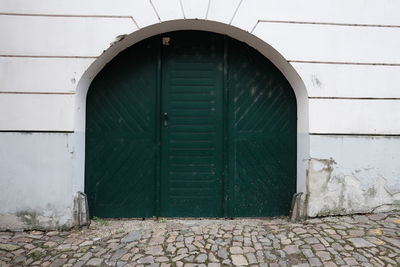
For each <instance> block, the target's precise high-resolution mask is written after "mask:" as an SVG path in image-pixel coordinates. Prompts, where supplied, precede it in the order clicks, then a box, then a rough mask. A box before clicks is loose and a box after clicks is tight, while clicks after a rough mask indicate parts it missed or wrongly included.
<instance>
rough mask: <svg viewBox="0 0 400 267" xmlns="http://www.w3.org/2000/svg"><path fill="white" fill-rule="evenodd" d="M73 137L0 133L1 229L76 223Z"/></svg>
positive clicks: (48, 226) (69, 225)
mask: <svg viewBox="0 0 400 267" xmlns="http://www.w3.org/2000/svg"><path fill="white" fill-rule="evenodd" d="M70 137H71V134H56V133H0V147H1V149H0V159H1V160H0V170H1V175H0V184H1V193H0V203H1V205H0V229H14V230H15V229H29V228H44V229H47V228H63V227H71V226H72V214H73V199H74V197H75V193H74V192H73V190H72V170H73V168H72V164H73V160H74V153H73V148H72V147H71V146H70V142H71V139H70ZM16 162H18V164H16Z"/></svg>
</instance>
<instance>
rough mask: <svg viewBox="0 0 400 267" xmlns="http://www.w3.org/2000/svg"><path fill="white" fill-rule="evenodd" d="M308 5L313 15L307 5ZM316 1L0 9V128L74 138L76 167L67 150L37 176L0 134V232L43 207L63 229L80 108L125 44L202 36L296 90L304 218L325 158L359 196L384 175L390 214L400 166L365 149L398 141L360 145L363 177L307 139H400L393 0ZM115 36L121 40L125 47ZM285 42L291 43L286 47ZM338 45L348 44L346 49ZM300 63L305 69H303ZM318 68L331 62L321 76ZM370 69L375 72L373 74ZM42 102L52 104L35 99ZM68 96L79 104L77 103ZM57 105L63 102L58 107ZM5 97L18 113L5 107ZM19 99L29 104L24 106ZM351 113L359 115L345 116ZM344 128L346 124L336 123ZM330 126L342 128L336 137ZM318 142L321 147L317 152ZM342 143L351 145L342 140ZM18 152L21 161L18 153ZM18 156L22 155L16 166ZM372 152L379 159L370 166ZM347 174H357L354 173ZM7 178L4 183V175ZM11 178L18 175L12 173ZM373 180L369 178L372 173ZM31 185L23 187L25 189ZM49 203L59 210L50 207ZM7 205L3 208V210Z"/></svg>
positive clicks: (28, 154)
mask: <svg viewBox="0 0 400 267" xmlns="http://www.w3.org/2000/svg"><path fill="white" fill-rule="evenodd" d="M311 2H312V4H311V5H312V6H313V9H312V10H311V9H310V8H309V6H310V5H309V4H310V3H311ZM311 2H310V1H309V0H301V1H298V2H297V3H295V4H294V3H293V1H286V0H285V1H282V0H279V1H275V0H274V1H262V0H249V1H247V0H246V1H240V0H235V1H232V0H221V1H210V2H209V7H208V8H207V10H205V4H204V3H205V1H184V4H183V8H182V7H181V3H182V1H179V0H169V1H164V0H152V1H147V0H140V1H139V0H138V1H130V0H121V1H119V3H118V5H115V4H114V3H111V2H110V1H107V0H87V1H78V0H72V1H57V3H54V1H51V0H37V1H35V2H34V3H27V2H26V1H24V0H4V1H1V3H0V11H1V12H2V13H1V14H0V16H1V21H2V22H3V23H0V25H1V26H0V32H2V33H3V34H4V36H6V38H3V39H2V40H1V42H0V43H1V45H0V50H1V51H0V52H1V53H0V57H1V58H2V60H0V80H1V82H0V87H1V88H0V91H1V92H3V93H1V94H0V102H1V101H2V102H1V103H4V105H0V125H1V127H2V129H3V130H4V131H24V130H28V131H74V133H71V134H69V143H68V145H69V147H70V149H69V150H70V151H71V152H73V159H71V161H72V163H71V162H70V161H69V160H68V161H67V160H65V159H63V156H64V153H65V151H64V148H63V146H56V147H53V148H50V149H49V150H51V151H53V152H54V155H52V156H49V155H45V154H46V153H44V155H45V156H44V157H43V159H47V158H48V159H49V162H51V165H54V166H59V171H58V172H57V175H54V174H50V173H49V170H48V169H43V168H42V165H41V164H38V159H37V158H36V157H35V156H32V155H34V152H35V151H37V148H35V147H32V146H30V144H27V145H26V146H25V147H24V145H22V144H21V143H20V141H21V140H23V139H24V138H22V137H19V136H18V134H12V133H9V135H15V136H13V137H12V138H9V137H7V138H5V139H4V138H3V136H6V135H8V134H5V133H1V134H0V144H3V143H5V144H6V143H8V142H15V144H13V145H12V146H11V145H9V144H7V145H6V146H2V147H1V148H2V150H1V151H0V156H1V158H0V168H1V170H2V173H1V174H2V176H1V177H0V182H1V184H0V200H1V201H2V202H1V203H2V204H3V203H6V205H2V207H0V214H2V215H1V216H2V219H1V222H0V224H2V225H5V224H3V222H4V223H5V221H6V220H8V219H9V218H11V217H13V216H16V214H17V212H19V211H22V212H23V211H26V210H29V211H32V210H33V211H35V212H36V213H37V211H46V210H48V209H47V208H46V205H45V204H43V203H54V207H52V208H51V209H49V210H52V211H57V212H53V213H51V212H50V213H49V214H50V215H51V216H50V217H51V218H55V219H56V220H57V221H59V222H61V224H62V223H64V224H66V222H68V221H69V220H72V219H71V218H72V213H70V211H69V210H70V208H71V207H72V199H73V195H74V194H76V192H78V191H83V190H84V160H85V154H84V151H85V139H84V136H85V101H86V93H87V89H88V88H89V85H90V83H91V81H92V79H93V77H95V75H96V74H97V73H98V72H99V71H100V70H101V69H102V68H103V66H104V65H105V64H106V63H107V62H109V61H110V60H111V59H112V58H113V57H115V56H116V55H117V54H118V53H119V52H120V51H122V50H124V49H125V48H126V47H129V46H130V45H133V44H135V43H137V42H139V41H141V40H143V39H145V38H147V37H150V36H153V35H157V34H160V33H164V32H167V31H173V30H209V31H213V32H218V33H222V34H227V35H229V36H231V37H233V38H235V39H238V40H240V41H244V42H246V43H247V44H249V45H250V46H252V47H254V48H256V49H257V50H258V51H260V52H261V53H262V54H263V55H264V56H266V57H267V58H269V59H270V60H271V61H272V62H273V63H274V64H275V65H276V66H277V67H278V68H279V69H280V71H281V72H282V73H283V74H284V75H285V77H286V78H287V79H288V81H289V82H290V84H291V86H292V87H293V89H294V91H295V93H296V98H297V103H298V112H297V113H298V136H297V151H298V152H297V158H298V162H297V165H298V167H297V183H298V186H297V191H298V192H301V191H303V192H304V191H305V190H306V182H305V181H306V179H305V175H306V170H307V169H308V165H309V166H310V167H312V168H310V169H309V171H308V172H309V174H310V175H312V174H313V173H314V172H315V176H310V178H309V184H308V187H309V188H310V189H312V190H314V189H315V190H316V191H315V192H311V195H310V200H313V201H311V202H310V207H311V209H310V210H312V211H313V214H314V215H315V214H318V212H320V211H321V207H319V208H318V207H317V206H318V205H319V204H320V203H319V202H320V200H321V199H322V200H323V197H324V194H323V192H326V190H327V189H323V188H321V187H323V186H322V185H318V184H316V185H315V186H314V185H313V184H312V183H311V182H312V181H313V179H314V178H315V179H317V178H316V177H317V176H318V175H319V176H321V179H327V178H326V177H327V176H329V175H328V174H327V173H326V171H322V169H324V167H322V168H321V167H318V166H317V167H315V168H314V163H316V164H317V165H319V164H320V162H319V160H322V163H324V162H326V161H325V160H329V159H331V158H332V159H333V160H334V161H335V162H337V164H336V165H334V167H333V172H332V175H333V176H334V177H339V175H342V174H343V175H344V174H345V176H346V177H348V176H351V177H356V178H357V179H358V180H357V179H356V180H354V181H355V184H357V185H361V188H363V187H362V186H363V185H364V183H365V181H369V180H370V181H372V182H376V181H377V178H376V177H380V176H379V175H377V174H379V173H382V172H384V174H383V175H381V177H383V178H384V180H382V181H383V182H382V183H384V184H385V186H384V189H385V190H388V191H390V194H392V196H391V197H388V196H387V195H385V194H384V193H382V194H383V195H384V197H383V199H385V200H387V201H388V202H387V203H389V205H388V206H382V207H383V208H385V207H392V208H393V207H394V205H393V204H395V203H397V202H396V201H397V199H398V193H396V192H399V190H398V188H399V186H398V180H399V178H398V177H399V175H398V167H397V166H398V165H399V164H398V162H399V160H398V159H399V158H398V156H396V154H393V156H390V157H389V156H387V154H386V151H385V150H379V151H378V152H376V153H374V154H371V153H370V152H369V149H370V148H371V147H376V146H377V143H379V144H384V143H388V144H385V145H382V146H384V147H387V148H388V150H390V149H391V146H393V147H397V148H398V147H399V142H398V138H394V137H393V138H392V139H390V141H387V140H386V137H382V138H383V139H384V140H385V141H382V142H381V141H379V142H378V141H376V140H375V139H374V140H375V141H371V143H369V142H370V140H369V139H368V138H366V139H365V140H364V139H363V140H364V141H363V145H358V146H357V149H358V151H359V154H360V155H361V158H362V160H360V161H359V165H360V166H361V168H365V166H367V167H366V168H371V169H370V170H369V171H366V170H362V169H361V172H358V173H355V172H356V170H357V171H358V170H360V169H359V168H358V167H354V166H353V164H354V160H352V159H351V158H349V157H348V158H344V157H343V155H340V157H336V156H333V155H332V154H334V153H333V152H332V151H335V147H333V148H332V146H335V145H338V143H337V142H336V143H335V142H332V141H331V140H329V138H328V141H327V140H325V138H327V137H325V136H322V137H319V136H316V135H313V136H312V139H313V142H312V144H311V145H310V144H309V135H308V134H309V125H311V126H312V127H313V131H312V132H313V133H314V134H315V133H324V134H338V133H340V134H349V135H354V134H371V133H374V134H376V135H386V134H392V135H400V132H399V127H398V123H395V122H396V118H397V117H396V112H393V110H395V109H397V106H398V104H397V102H398V101H399V99H398V93H396V92H397V91H398V90H397V88H398V86H397V84H398V78H396V77H395V76H396V75H395V73H397V72H398V68H399V64H400V62H399V53H398V49H397V47H398V41H399V39H398V34H396V33H398V31H399V27H398V26H399V25H400V17H399V16H398V13H399V10H400V2H396V1H391V0H383V1H379V3H378V2H377V1H374V0H357V1H352V2H349V1H345V0H327V1H317V0H312V1H311ZM305 3H306V4H305ZM294 5H295V8H293V7H294ZM6 13H7V14H6ZM10 13H14V15H12V14H10ZM187 18H196V19H193V20H191V19H187ZM53 22H54V23H53ZM10 25H12V26H13V27H12V28H13V31H10V30H9V29H10ZM50 33H55V34H50ZM60 33H62V34H60ZM64 33H66V34H64ZM118 36H126V37H125V38H123V40H120V38H119V37H118ZM290 38H292V39H291V40H294V41H293V42H291V41H288V40H290ZM343 39H345V40H346V42H342V41H341V40H343ZM116 41H117V42H116ZM318 43H319V44H323V45H318ZM111 44H112V45H111ZM293 44H295V45H293ZM382 44H383V45H382ZM110 45H111V46H110ZM104 50H105V51H104ZM366 51H372V52H371V53H367V52H366ZM293 60H295V61H296V60H300V61H301V62H293ZM92 61H93V64H91V65H90V66H89V67H88V62H89V63H90V62H92ZM324 61H332V62H324ZM25 62H26V64H25ZM300 64H301V66H302V70H300V69H299V67H298V66H299V65H300ZM322 64H326V65H324V67H323V66H322ZM39 65H40V66H39ZM38 66H39V67H38ZM293 66H294V68H293ZM344 69H345V70H344ZM377 69H379V71H376V70H377ZM85 70H86V71H85ZM56 72H57V74H55V73H56ZM59 72H63V74H60V73H59ZM49 74H50V75H49ZM48 76H51V77H48ZM348 77H351V78H348ZM365 77H366V78H365ZM303 80H304V83H303ZM339 80H340V82H339ZM306 89H307V90H306ZM4 92H11V93H12V94H15V95H16V96H15V97H14V96H12V97H11V96H9V94H5V93H4ZM43 93H50V94H51V95H50V96H39V97H38V96H37V95H38V94H43ZM60 93H61V94H64V93H68V94H72V97H73V100H74V101H75V102H74V104H75V105H73V104H71V102H70V101H69V99H70V97H69V96H66V97H64V96H62V97H54V94H60ZM74 93H76V95H73V94H74ZM308 96H312V97H315V98H319V97H323V98H331V97H336V98H338V99H336V100H337V101H325V100H321V101H319V103H322V104H317V105H316V104H315V103H318V101H315V100H314V102H313V103H314V105H313V110H312V113H313V114H316V115H317V116H313V117H312V118H311V119H310V120H309V116H308V107H309V99H308ZM341 97H347V98H352V97H356V98H358V99H357V100H354V103H356V105H352V104H350V105H346V106H345V107H347V108H348V111H346V112H344V113H340V112H341V110H343V109H342V108H341V106H343V105H342V104H343V103H344V102H346V100H343V101H342V100H341V99H340V98H341ZM365 97H367V98H368V97H372V98H395V99H391V100H389V101H392V102H391V103H392V104H391V107H385V103H389V102H384V103H383V104H376V103H375V104H374V103H372V102H371V101H365V99H364V98H365ZM56 98H57V99H60V100H61V101H62V103H64V104H63V105H58V104H57V103H56V101H55V99H56ZM10 99H12V101H13V102H15V104H14V103H11V105H10V104H9V103H8V102H10ZM19 100H21V101H22V102H24V103H25V104H21V103H22V102H21V101H19ZM327 102H328V103H332V105H330V107H332V108H328V106H327V105H325V104H324V103H327ZM377 103H378V102H377ZM380 103H382V102H380ZM35 104H36V105H35ZM392 107H393V108H392ZM364 111H368V112H364ZM386 113H389V115H388V114H386ZM326 114H328V115H329V118H328V119H327V117H326V116H324V115H326ZM335 114H336V115H335ZM349 114H356V116H352V117H350V116H348V115H349ZM13 116H14V117H13ZM15 116H17V120H15ZM371 116H373V118H374V123H373V124H371V123H370V118H371ZM397 116H398V115H397ZM382 118H385V119H384V120H382ZM341 121H345V122H344V123H340V122H341ZM338 122H339V123H338ZM337 125H339V126H340V125H341V126H343V125H344V126H345V127H341V128H340V129H339V128H338V127H336V126H337ZM381 126H383V127H381ZM50 135H51V134H50ZM55 135H57V134H55ZM36 138H38V137H36V136H35V137H32V138H31V139H30V140H36ZM51 138H52V137H51ZM51 138H49V139H47V138H39V139H37V140H38V141H37V142H39V143H40V146H43V147H47V144H48V143H49V142H50V143H51V141H49V140H50V139H51ZM57 138H58V137H57ZM318 138H321V140H320V141H319V142H318V143H316V140H317V139H318ZM343 138H344V139H346V140H347V137H343ZM351 138H353V137H351ZM362 138H364V137H362ZM349 140H353V139H349ZM35 142H36V141H35ZM332 144H335V145H332ZM15 147H18V149H15ZM338 147H342V148H343V149H342V150H341V151H342V153H344V154H349V155H353V154H352V153H354V150H352V148H348V147H347V146H344V145H343V144H342V145H340V144H339V145H338ZM350 147H353V148H354V146H350ZM310 148H311V153H313V156H312V158H313V159H312V160H311V161H309V160H308V159H309V158H310V157H309V156H310ZM330 149H333V150H332V151H331V150H330ZM42 150H43V149H42ZM336 150H337V149H336ZM15 151H20V152H21V151H22V152H23V153H19V154H18V153H15ZM46 152H47V151H46ZM317 152H321V153H317ZM21 154H22V155H24V157H21ZM378 154H379V158H380V160H379V161H375V158H376V157H375V156H376V155H378ZM61 155H63V156H61ZM357 156H358V155H357ZM353 157H354V156H353ZM338 158H339V159H338ZM314 159H315V162H314ZM387 162H389V163H387ZM27 163H30V165H29V164H27ZM3 170H4V171H3ZM28 170H29V171H28ZM352 170H353V171H352ZM353 172H354V173H355V174H352V173H353ZM3 173H4V174H7V175H6V176H3ZM10 173H13V175H11V176H10V175H9V174H10ZM26 173H29V175H26ZM349 173H350V174H349ZM371 173H375V175H372V176H371V175H370V174H371ZM345 176H343V177H345ZM10 177H11V178H12V179H11V180H9V178H10ZM27 177H30V179H31V180H32V179H36V180H38V181H44V184H46V183H47V182H49V181H50V182H54V180H53V179H55V180H56V181H57V183H58V184H59V186H58V187H57V190H55V192H56V193H55V194H50V195H49V194H46V193H48V189H47V188H45V191H44V194H39V193H37V192H41V190H43V189H42V188H43V183H41V182H32V181H31V180H29V179H28V178H27ZM54 177H55V178H54ZM324 177H325V178H324ZM365 177H367V178H365ZM371 177H375V178H371ZM342 180H343V181H350V180H352V179H350V178H349V179H344V178H343V179H342ZM26 181H28V182H29V183H25V182H26ZM357 181H359V182H357ZM66 183H67V184H68V183H71V186H66V187H64V188H62V185H63V184H66ZM49 184H50V185H51V183H49ZM4 185H5V186H4ZM60 185H61V186H60ZM22 189H23V191H27V192H30V191H32V192H34V195H35V196H38V197H34V198H29V201H26V200H25V199H24V196H22V197H20V198H18V197H17V196H18V195H19V193H20V191H21V190H22ZM337 191H338V190H337ZM339 191H340V190H339ZM362 191H365V190H364V189H362ZM372 191H374V190H372ZM372 191H371V192H372ZM392 191H393V192H392ZM377 192H381V191H379V190H378V191H377ZM382 192H384V191H382ZM59 193H60V194H59ZM5 196H7V197H5ZM8 196H10V199H11V200H12V201H11V203H8V200H7V199H8ZM315 196H317V197H315ZM318 196H319V197H318ZM313 197H315V198H313ZM54 199H55V200H56V201H53V200H54ZM366 199H370V197H368V198H366ZM3 200H6V201H7V202H4V201H3ZM61 200H62V201H61ZM390 201H392V202H390ZM383 202H385V201H382V203H383ZM321 203H324V201H322V202H321ZM368 203H369V202H368ZM368 203H367V204H365V205H364V206H363V207H362V208H361V207H358V206H357V205H356V206H357V208H355V209H351V210H346V211H345V212H348V213H350V212H360V211H361V210H372V209H374V208H375V206H376V205H377V203H375V204H374V203H369V204H368ZM360 205H361V204H360ZM8 206H9V207H10V209H9V210H5V209H6V208H7V207H8ZM342 206H343V205H342ZM361 206H362V205H361ZM313 207H316V208H315V209H314V208H313ZM327 207H328V208H329V207H330V206H329V205H328V206H327ZM346 207H347V206H346ZM64 208H66V209H65V210H64ZM377 210H379V209H376V211H377ZM332 213H333V211H332ZM46 214H47V212H46ZM320 214H323V213H322V212H321V213H320ZM4 216H6V217H7V218H8V219H7V218H5V217H4ZM46 216H47V215H46ZM16 222H18V221H16ZM14 225H16V224H14ZM21 225H24V224H21ZM21 227H26V226H21Z"/></svg>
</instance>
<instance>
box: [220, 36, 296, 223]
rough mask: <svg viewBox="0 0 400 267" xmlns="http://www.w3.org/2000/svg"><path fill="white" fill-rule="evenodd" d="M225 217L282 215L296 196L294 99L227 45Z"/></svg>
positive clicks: (267, 66)
mask: <svg viewBox="0 0 400 267" xmlns="http://www.w3.org/2000/svg"><path fill="white" fill-rule="evenodd" d="M227 47H228V52H227V53H228V77H227V80H228V82H227V84H228V87H229V88H228V91H229V101H228V106H229V108H228V109H229V122H228V123H229V130H228V131H229V133H228V135H229V145H228V149H229V152H228V154H229V179H228V180H229V183H230V186H229V205H228V207H229V211H228V212H229V216H231V217H263V216H278V215H287V214H288V213H289V209H290V204H291V198H292V196H293V194H294V193H295V192H296V132H297V130H296V121H297V117H296V98H295V95H294V93H293V90H292V88H291V87H290V84H289V83H288V81H287V80H286V79H285V77H284V76H283V74H282V73H281V72H280V71H279V70H278V69H277V68H276V67H275V66H274V65H273V64H272V63H271V62H270V61H268V60H267V59H265V58H264V57H263V56H262V55H261V54H260V53H259V52H257V51H256V50H254V49H252V48H251V47H249V46H248V45H246V44H244V43H241V42H238V41H235V40H232V39H231V40H229V42H228V45H227Z"/></svg>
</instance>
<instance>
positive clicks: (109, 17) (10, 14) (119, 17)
mask: <svg viewBox="0 0 400 267" xmlns="http://www.w3.org/2000/svg"><path fill="white" fill-rule="evenodd" d="M0 16H25V17H61V18H103V19H132V20H133V17H132V16H118V15H68V14H31V13H2V12H0Z"/></svg>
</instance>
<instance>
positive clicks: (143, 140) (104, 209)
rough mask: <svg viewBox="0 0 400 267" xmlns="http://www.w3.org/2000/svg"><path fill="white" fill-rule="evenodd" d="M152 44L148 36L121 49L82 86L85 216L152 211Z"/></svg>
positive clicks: (154, 122) (154, 47)
mask: <svg viewBox="0 0 400 267" xmlns="http://www.w3.org/2000/svg"><path fill="white" fill-rule="evenodd" d="M158 47H159V46H158V42H157V41H156V40H155V39H154V38H153V39H150V40H146V41H145V42H141V43H139V44H137V45H135V46H133V47H132V48H130V49H127V50H126V51H124V52H122V53H121V54H119V55H118V56H117V57H116V58H115V59H114V60H113V61H112V62H110V63H109V64H107V66H106V67H105V68H104V69H103V70H102V71H101V72H100V73H99V74H98V75H97V77H96V78H95V79H94V81H93V82H92V84H91V86H90V89H89V91H88V95H87V103H86V106H87V109H86V168H85V173H86V176H85V192H86V193H87V196H88V202H89V211H90V214H91V216H98V217H151V216H153V215H155V208H156V206H155V201H156V196H155V195H156V164H157V143H158V141H157V139H158V136H157V132H156V129H157V120H158V115H157V114H156V110H157V107H156V99H157V90H156V89H157V80H156V79H155V77H157V75H158V73H157V57H158V56H157V55H158V49H159V48H158Z"/></svg>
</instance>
